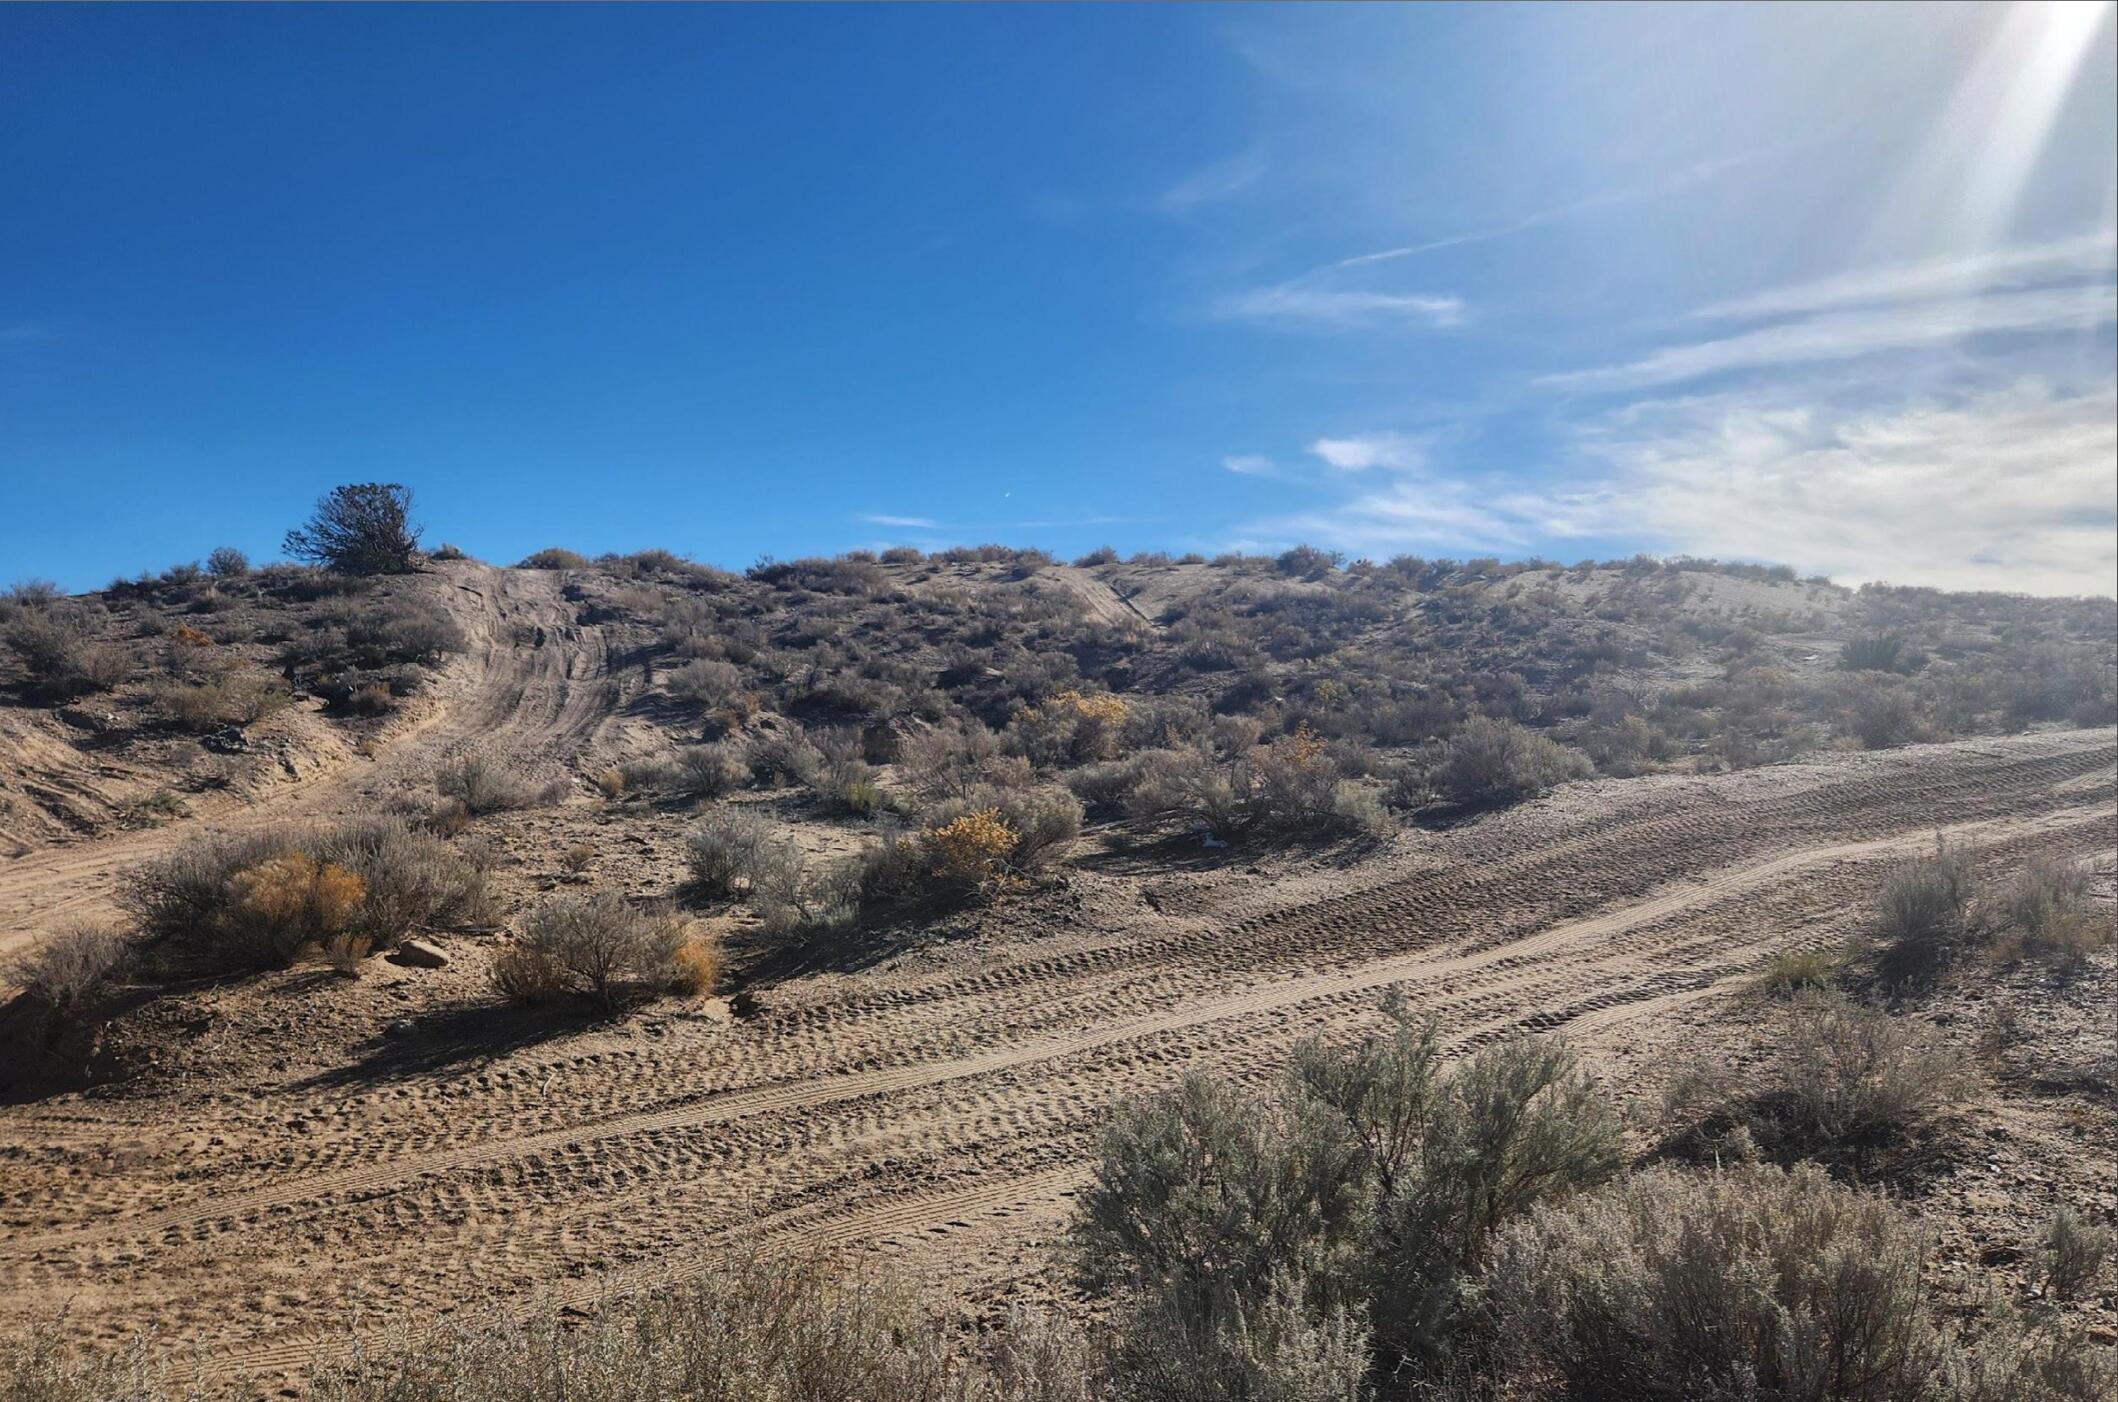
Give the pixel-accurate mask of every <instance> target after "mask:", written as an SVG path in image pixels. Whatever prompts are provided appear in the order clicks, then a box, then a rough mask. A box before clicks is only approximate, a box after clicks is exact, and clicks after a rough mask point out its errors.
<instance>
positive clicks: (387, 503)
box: [280, 482, 419, 574]
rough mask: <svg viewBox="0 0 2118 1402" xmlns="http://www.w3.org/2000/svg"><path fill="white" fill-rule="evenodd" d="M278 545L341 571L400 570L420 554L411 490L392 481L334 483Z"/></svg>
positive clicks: (382, 572)
mask: <svg viewBox="0 0 2118 1402" xmlns="http://www.w3.org/2000/svg"><path fill="white" fill-rule="evenodd" d="M280 548H281V549H282V550H285V551H286V552H287V554H288V555H290V556H292V557H293V558H294V559H297V560H307V561H309V562H310V563H312V564H318V565H322V566H324V567H325V568H327V569H333V570H337V571H339V572H340V573H343V574H403V573H404V572H406V571H407V570H409V569H411V568H412V566H413V564H414V563H416V561H417V560H418V557H419V528H418V527H417V526H414V525H413V524H412V489H411V488H410V487H406V486H403V485H402V484H400V483H396V482H353V483H348V484H347V485H345V486H342V487H333V488H332V489H331V491H330V492H329V493H328V494H327V495H326V496H325V497H324V498H323V499H322V500H321V501H319V502H317V504H316V511H315V514H313V515H312V516H310V517H309V519H308V520H307V521H305V522H303V523H302V524H301V525H300V526H297V527H295V528H294V529H293V530H291V531H289V532H287V536H286V539H285V540H283V541H282V542H281V543H280Z"/></svg>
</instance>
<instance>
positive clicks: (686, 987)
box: [669, 927, 722, 998]
mask: <svg viewBox="0 0 2118 1402" xmlns="http://www.w3.org/2000/svg"><path fill="white" fill-rule="evenodd" d="M721 962H722V959H721V945H720V941H718V940H716V939H714V938H713V937H712V936H711V935H709V934H707V933H706V932H705V931H704V930H701V929H698V928H696V927H694V928H693V929H692V930H691V931H690V932H689V933H687V934H686V935H685V937H684V942H683V943H682V944H680V945H678V946H677V947H676V949H675V950H674V951H673V952H672V953H671V954H670V956H669V968H670V986H671V987H672V988H674V989H675V990H677V991H678V992H682V993H690V994H692V995H694V996H695V997H700V998H703V997H705V996H706V995H707V994H709V993H711V992H713V990H714V988H715V986H716V985H718V984H719V983H720V981H721Z"/></svg>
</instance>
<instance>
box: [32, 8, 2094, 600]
mask: <svg viewBox="0 0 2118 1402" xmlns="http://www.w3.org/2000/svg"><path fill="white" fill-rule="evenodd" d="M2113 30H2114V26H2113V22H2112V14H2111V6H2110V5H2109V4H2108V3H2090V4H2081V5H2028V4H2021V5H1995V6H1945V7H1928V6H1920V5H1887V6H1872V7H1866V8H1854V7H1832V6H1821V5H1801V6H1780V7H1710V6H1687V7H1675V6H1647V7H1623V6H1617V7H1596V8H1591V7H1586V6H1579V7H1565V8H1559V7H1532V6H1510V7H1502V6H1478V7H1466V8H1451V7H1445V6H1426V7H1418V8H1404V9H1393V8H1385V7H1375V6H1370V7H1357V8H1330V7H1320V6H1316V7H1302V8H1273V7H1233V8H1216V7H1206V6H1189V7H1172V8H1130V7H1053V8H1041V7H1020V6H1005V7H989V8H967V7H940V8H903V9H900V8H889V7H879V6H878V7H857V8H822V7H794V8H770V9H742V8H734V7H722V6H714V7H703V8H680V7H674V6H643V7H578V8H576V7H532V8H500V7H480V6H468V7H460V8H409V7H380V6H372V7H371V6H348V7H333V8H268V7H249V6H233V7H214V8H184V7H159V6H158V7H140V8H129V7H113V8H93V7H86V6H58V7H38V6H7V7H0V198H4V199H5V202H6V209H7V213H6V217H5V218H0V486H4V499H0V580H5V579H12V578H21V577H28V576H43V577H48V578H52V579H56V580H59V581H61V582H62V583H64V584H66V585H68V586H70V587H74V588H89V587H96V586H99V585H100V584H102V583H103V582H104V581H105V580H107V579H109V578H110V577H111V576H113V575H116V574H130V573H133V572H135V571H137V570H139V569H141V568H143V567H147V566H154V567H160V566H162V565H164V564H167V563H170V562H171V561H173V560H177V559H183V558H189V557H192V556H196V555H199V554H202V553H204V552H205V551H206V550H208V549H210V548H212V547H213V546H216V545H219V544H223V543H228V544H234V545H237V546H240V547H242V548H244V549H246V550H248V551H250V552H251V553H252V554H253V555H254V556H257V557H259V558H266V557H270V556H272V555H273V554H275V553H276V548H277V542H278V539H279V536H280V533H281V532H282V531H283V530H284V529H285V528H286V526H288V525H289V524H292V523H293V522H294V521H295V520H297V519H298V518H299V517H300V516H301V515H302V514H304V512H305V510H306V509H307V507H308V506H309V504H310V503H311V502H313V500H314V499H315V498H316V497H317V496H318V495H319V494H320V493H321V492H322V491H323V490H325V489H326V488H328V487H329V486H331V485H332V484H334V483H336V482H341V481H348V480H368V479H378V478H379V479H393V480H401V481H405V482H408V483H410V484H412V485H413V486H414V487H415V489H416V491H417V492H418V495H419V500H420V503H421V508H422V510H421V514H422V516H423V518H424V520H425V521H426V523H427V525H428V529H429V539H430V541H435V542H438V541H440V540H449V541H454V542H456V543H459V544H461V545H462V546H464V547H465V548H466V549H469V550H470V551H472V552H473V553H475V554H478V555H481V556H483V557H486V558H491V559H496V560H501V561H507V560H512V559H515V558H517V557H519V556H520V555H522V554H524V553H526V552H527V551H529V550H531V549H533V548H536V547H539V546H542V545H547V544H564V545H568V546H571V547H574V548H576V549H581V550H585V551H590V552H599V551H603V550H624V549H635V548H640V547H645V546H664V547H668V548H672V549H676V550H680V551H683V552H686V553H689V554H693V555H695V556H697V557H699V558H702V559H706V560H711V561H714V562H717V563H721V564H725V565H731V566H741V565H744V564H747V563H748V562H749V561H750V560H751V559H753V558H754V557H756V556H758V555H760V554H774V555H779V556H782V557H785V556H790V555H796V554H803V553H814V552H822V551H837V550H842V549H847V548H854V547H866V546H879V545H886V544H893V543H910V544H915V545H921V546H929V547H931V546H936V545H943V544H949V543H959V542H978V541H984V540H1000V541H1005V542H1010V543H1021V544H1041V545H1045V546H1047V547H1049V548H1052V549H1054V550H1056V551H1060V552H1062V553H1069V554H1071V553H1075V552H1078V551H1081V550H1085V549H1088V548H1090V547H1093V546H1095V545H1098V544H1101V543H1104V542H1109V543H1111V544H1113V545H1115V546H1117V547H1118V548H1119V549H1121V550H1132V549H1140V548H1167V549H1170V550H1180V551H1181V550H1187V549H1199V550H1207V551H1213V550H1219V549H1227V548H1245V549H1253V550H1257V549H1272V548H1278V547H1281V546H1284V545H1286V544H1289V543H1292V542H1294V541H1296V540H1309V541H1314V542H1316V543H1318V544H1323V545H1329V546H1336V547H1339V548H1342V549H1345V550H1346V551H1348V552H1349V553H1351V554H1355V555H1359V554H1367V555H1372V556H1376V557H1382V556H1387V555H1390V554H1394V553H1398V552H1413V553H1420V554H1427V555H1456V556H1466V555H1479V554H1498V555H1502V556H1511V557H1512V556H1523V555H1529V554H1536V553H1542V554H1547V555H1552V556H1555V557H1559V558H1563V559H1567V560H1572V559H1576V558H1580V557H1583V556H1590V555H1594V556H1606V555H1612V554H1626V553H1631V552H1632V551H1634V550H1636V549H1645V550H1650V551H1656V552H1678V551H1690V552H1695V553H1710V554H1716V555H1722V556H1731V557H1743V558H1760V559H1771V560H1784V561H1787V562H1789V563H1792V564H1795V565H1797V566H1798V567H1800V568H1802V569H1803V570H1804V571H1805V572H1806V571H1812V570H1814V571H1822V572H1826V573H1829V574H1832V575H1834V576H1835V577H1838V578H1842V579H1847V580H1855V581H1857V580H1862V579H1872V578H1883V579H1889V580H1891V581H1893V582H1901V583H1932V584H1939V585H1944V586H1953V587H1989V588H2008V589H2025V590H2031V591H2035V592H2097V593H2110V592H2112V589H2113V582H2112V579H2113V573H2114V569H2118V563H2114V542H2118V522H2114V494H2118V485H2114V482H2118V449H2114V429H2113V421H2114V418H2118V375H2114V368H2113V367H2114V356H2118V348H2114V342H2113V295H2114V294H2113V274H2112V267H2113V236H2112V228H2113V224H2114V221H2118V212H2114V186H2118V181H2114V171H2113V159H2114V157H2113V152H2114V149H2118V130H2114V117H2113V113H2114V111H2118V91H2114V75H2118V58H2114V53H2118V49H2114V43H2118V41H2114V34H2113Z"/></svg>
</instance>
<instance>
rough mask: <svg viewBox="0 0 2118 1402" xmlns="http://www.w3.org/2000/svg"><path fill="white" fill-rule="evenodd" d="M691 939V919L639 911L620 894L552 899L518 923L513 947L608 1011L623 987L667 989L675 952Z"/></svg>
mask: <svg viewBox="0 0 2118 1402" xmlns="http://www.w3.org/2000/svg"><path fill="white" fill-rule="evenodd" d="M692 939H693V930H692V928H691V924H690V922H689V921H687V920H684V919H683V918H682V917H679V916H676V915H671V914H668V913H665V912H656V911H643V910H638V909H635V908H634V907H633V906H631V905H630V904H628V903H627V902H626V900H625V898H624V897H623V896H620V895H617V894H615V893H613V892H599V893H597V894H595V895H590V896H555V897H553V898H552V899H550V900H548V901H546V902H545V903H544V904H542V905H540V906H538V907H536V908H535V909H533V910H531V911H530V913H529V914H527V915H525V916H524V917H523V919H522V930H521V934H520V936H519V937H518V939H517V945H518V947H519V948H521V949H522V950H524V951H525V952H526V953H528V954H529V955H531V956H535V957H538V958H542V959H545V960H548V961H550V963H551V964H552V965H554V966H556V967H557V968H559V969H560V970H562V971H564V973H565V974H566V975H567V976H568V978H569V979H570V980H571V982H572V983H573V985H574V986H575V987H576V988H578V989H579V990H580V991H582V992H585V993H587V994H588V995H589V996H591V997H593V998H594V999H595V1000H596V1001H597V1002H599V1003H601V1004H602V1005H603V1006H604V1007H606V1008H614V1007H616V1006H617V1005H618V1003H619V999H620V994H621V993H622V992H623V991H624V989H625V988H626V986H627V985H651V986H655V987H667V986H670V985H672V984H673V983H675V982H676V981H677V978H678V976H679V973H678V968H677V963H676V960H677V956H678V951H679V950H681V949H683V948H684V947H685V945H686V944H687V943H689V942H690V941H691V940H692Z"/></svg>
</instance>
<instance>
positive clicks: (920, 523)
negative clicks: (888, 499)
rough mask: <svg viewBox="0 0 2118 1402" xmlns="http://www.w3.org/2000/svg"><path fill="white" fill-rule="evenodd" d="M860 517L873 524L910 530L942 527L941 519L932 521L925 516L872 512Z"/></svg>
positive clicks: (927, 529)
mask: <svg viewBox="0 0 2118 1402" xmlns="http://www.w3.org/2000/svg"><path fill="white" fill-rule="evenodd" d="M860 519H861V520H863V521H865V522H867V523H868V524H869V525H871V526H896V527H898V528H900V529H903V530H908V531H938V530H940V529H941V523H940V522H939V521H930V520H928V519H927V518H926V517H924V516H884V515H880V514H871V515H864V516H862V517H861V518H860Z"/></svg>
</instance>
